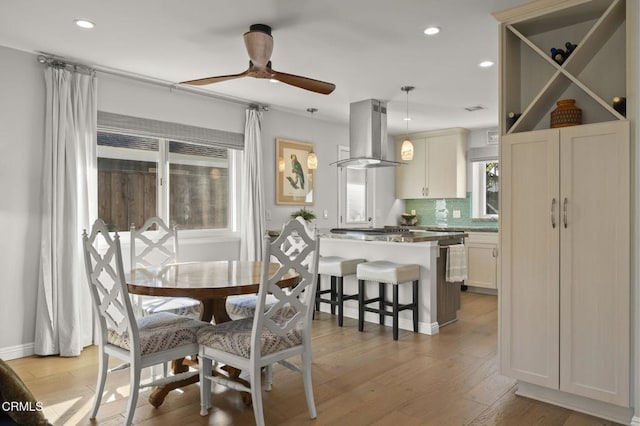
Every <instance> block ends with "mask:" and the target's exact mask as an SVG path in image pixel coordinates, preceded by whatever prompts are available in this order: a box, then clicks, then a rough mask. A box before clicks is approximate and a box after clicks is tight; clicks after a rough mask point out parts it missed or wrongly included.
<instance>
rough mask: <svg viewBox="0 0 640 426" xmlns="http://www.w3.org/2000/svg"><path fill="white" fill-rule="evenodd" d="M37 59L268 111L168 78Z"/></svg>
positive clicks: (42, 55) (47, 57)
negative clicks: (163, 78)
mask: <svg viewBox="0 0 640 426" xmlns="http://www.w3.org/2000/svg"><path fill="white" fill-rule="evenodd" d="M37 60H38V63H40V64H46V65H48V66H52V67H67V66H71V67H74V68H81V69H84V70H89V71H96V72H100V73H103V74H110V75H114V76H117V77H124V78H127V79H130V80H134V81H140V82H143V83H150V84H154V85H156V86H161V87H168V88H169V90H181V91H183V92H187V93H191V94H194V95H200V96H206V97H208V98H214V99H217V100H219V101H225V102H231V103H234V104H239V105H244V106H246V107H248V108H259V109H260V110H261V111H269V105H263V104H258V103H255V102H253V101H249V100H246V99H240V98H235V97H232V96H224V95H218V94H216V93H211V92H209V91H206V90H202V89H197V88H195V87H191V86H184V85H180V84H179V83H174V82H172V81H168V80H162V79H159V78H154V77H149V76H146V75H142V74H136V73H132V72H127V71H123V70H118V69H114V68H107V67H100V66H93V67H90V66H88V65H85V64H80V63H77V62H72V61H68V60H66V59H63V58H59V57H56V56H54V55H48V54H45V53H40V54H39V55H38V56H37Z"/></svg>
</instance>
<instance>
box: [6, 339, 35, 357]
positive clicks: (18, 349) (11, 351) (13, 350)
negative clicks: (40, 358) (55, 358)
mask: <svg viewBox="0 0 640 426" xmlns="http://www.w3.org/2000/svg"><path fill="white" fill-rule="evenodd" d="M33 351H34V344H33V343H25V344H24V345H16V346H7V347H6V348H0V359H3V360H5V361H9V360H10V359H16V358H24V357H27V356H31V355H33V353H34V352H33Z"/></svg>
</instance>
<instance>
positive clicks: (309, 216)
mask: <svg viewBox="0 0 640 426" xmlns="http://www.w3.org/2000/svg"><path fill="white" fill-rule="evenodd" d="M298 216H300V217H301V218H302V219H304V220H305V222H311V221H312V220H313V219H315V218H316V215H315V214H314V213H313V212H312V211H311V210H307V209H306V208H304V207H303V208H301V209H300V210H296V211H294V212H293V213H291V219H295V218H296V217H298Z"/></svg>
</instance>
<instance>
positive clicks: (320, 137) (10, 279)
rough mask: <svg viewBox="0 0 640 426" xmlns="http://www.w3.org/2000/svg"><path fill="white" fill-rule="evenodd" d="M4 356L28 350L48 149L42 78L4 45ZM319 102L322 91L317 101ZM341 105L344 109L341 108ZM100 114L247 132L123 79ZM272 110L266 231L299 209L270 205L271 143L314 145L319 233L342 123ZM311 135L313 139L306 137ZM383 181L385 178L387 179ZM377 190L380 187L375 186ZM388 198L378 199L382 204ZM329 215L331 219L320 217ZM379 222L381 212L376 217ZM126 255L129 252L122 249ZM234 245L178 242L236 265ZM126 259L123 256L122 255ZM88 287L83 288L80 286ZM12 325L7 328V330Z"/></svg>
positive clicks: (210, 101)
mask: <svg viewBox="0 0 640 426" xmlns="http://www.w3.org/2000/svg"><path fill="white" fill-rule="evenodd" d="M0 63H2V67H0V93H1V94H2V95H1V96H0V129H2V137H1V138H0V143H1V144H2V148H3V149H2V152H3V154H2V156H1V159H0V221H1V222H0V223H2V224H3V225H4V226H3V237H4V238H3V240H4V241H5V244H0V270H2V271H3V274H2V281H1V287H0V291H1V294H2V297H0V324H3V326H2V332H1V333H0V358H5V359H7V358H12V357H19V356H24V355H28V354H29V353H30V350H32V342H33V339H34V327H35V308H36V288H37V283H38V265H39V247H40V215H41V211H42V209H41V201H40V200H41V192H42V182H41V181H42V174H41V170H42V161H43V156H42V152H43V150H44V147H43V143H44V103H45V99H44V93H45V88H44V76H43V66H42V65H41V64H39V63H38V62H37V61H36V55H33V54H29V53H24V52H20V51H16V50H13V49H9V48H5V47H2V46H0ZM318 96H319V95H318ZM346 107H347V106H345V108H346ZM98 108H99V109H100V110H103V111H108V112H114V113H119V114H129V115H133V116H139V117H144V118H151V119H157V120H166V121H172V122H178V123H184V124H190V125H195V126H201V127H209V128H213V129H219V130H226V131H232V132H238V133H243V132H244V120H245V113H244V111H245V108H246V107H245V106H244V105H240V104H236V103H231V102H225V101H220V100H217V99H214V98H211V97H205V96H200V95H195V94H191V93H187V92H184V91H180V90H171V89H169V88H165V87H161V86H158V85H154V84H150V83H145V82H141V81H135V80H131V79H127V78H124V77H118V76H114V75H109V74H104V73H99V74H98ZM305 114H307V113H306V112H301V114H300V115H297V114H291V113H288V112H284V111H279V110H276V109H272V110H271V111H267V112H265V113H264V120H263V127H262V129H263V133H262V142H263V144H264V156H265V165H264V176H263V178H264V184H265V186H264V187H265V201H266V204H267V210H269V211H270V213H271V217H272V219H271V220H270V221H269V222H268V223H267V226H268V228H270V229H274V228H275V229H279V228H280V227H281V225H282V223H283V222H285V221H286V220H287V219H288V216H289V214H290V213H291V212H292V211H293V210H295V209H297V208H298V207H296V206H278V205H276V204H275V139H276V137H283V138H290V139H294V140H300V141H308V142H313V143H314V144H315V147H316V148H315V149H316V152H317V154H318V158H319V168H318V170H317V177H316V185H317V186H316V191H315V192H316V193H315V197H316V199H315V204H314V206H312V207H311V208H312V209H313V210H314V211H315V212H316V214H317V216H318V219H316V221H317V222H316V223H317V225H318V227H331V226H335V225H336V223H337V220H336V217H337V210H338V207H337V205H338V196H337V169H336V168H335V166H329V163H330V162H332V161H335V160H336V159H337V152H338V148H337V147H338V145H348V143H349V141H348V134H349V132H348V126H347V125H346V124H335V123H329V122H325V121H322V120H320V119H318V118H317V117H314V118H313V120H312V119H311V117H309V116H306V115H305ZM312 139H313V140H312ZM387 180H388V179H387ZM381 187H382V188H383V190H385V188H386V186H385V185H381ZM387 197H388V194H385V195H381V196H380V197H379V198H380V199H381V200H383V199H385V198H387ZM324 209H327V211H328V212H329V217H328V219H323V218H322V211H323V210H324ZM380 214H381V216H385V215H386V214H385V212H384V211H382V212H381V213H380ZM124 243H125V241H124V238H123V250H125V251H126V250H127V247H126V244H124ZM238 253H239V239H238V237H237V235H236V236H226V237H225V238H221V239H208V240H204V241H203V240H194V239H188V238H181V248H180V257H181V259H182V260H206V259H235V258H237V257H238ZM124 257H125V258H128V256H124ZM82 285H84V283H82ZM8 324H10V326H8Z"/></svg>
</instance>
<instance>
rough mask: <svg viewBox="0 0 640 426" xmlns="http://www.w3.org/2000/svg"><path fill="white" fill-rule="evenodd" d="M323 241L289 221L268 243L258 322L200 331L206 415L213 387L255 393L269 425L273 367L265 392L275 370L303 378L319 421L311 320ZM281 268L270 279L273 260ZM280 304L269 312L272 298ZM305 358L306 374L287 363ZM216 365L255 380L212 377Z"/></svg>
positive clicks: (256, 406) (259, 420) (257, 411)
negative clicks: (286, 282)
mask: <svg viewBox="0 0 640 426" xmlns="http://www.w3.org/2000/svg"><path fill="white" fill-rule="evenodd" d="M292 235H293V236H295V238H296V241H297V243H298V244H297V247H298V250H297V251H296V253H288V251H287V249H288V248H290V246H291V245H290V244H288V243H287V238H288V237H290V236H292ZM318 247H319V241H318V239H317V238H316V239H314V238H313V235H310V233H309V232H308V230H307V228H306V227H305V225H304V224H303V223H301V222H300V221H298V220H295V219H293V220H291V221H289V222H288V223H287V224H286V225H285V226H284V227H283V229H282V232H281V233H280V235H279V236H278V237H277V238H276V239H275V240H273V241H272V240H271V237H268V236H266V237H265V240H264V250H263V254H264V259H265V260H266V261H265V262H263V265H262V275H261V280H260V290H259V292H258V299H257V306H256V311H255V315H254V317H253V318H244V319H240V320H236V321H229V322H226V323H222V324H216V325H212V326H208V327H204V328H202V329H200V330H199V331H198V343H199V345H200V350H199V352H198V353H199V360H200V392H201V401H200V404H201V410H200V414H201V415H203V416H205V415H207V412H208V409H209V408H210V407H211V381H214V382H216V383H218V384H222V385H225V386H228V387H230V388H232V389H236V390H242V391H246V392H251V397H252V402H253V411H254V415H255V421H256V424H258V425H263V424H264V416H263V408H262V392H261V377H260V369H261V368H262V367H267V374H266V380H265V387H266V389H267V390H270V388H271V365H273V364H275V363H279V364H281V365H283V366H285V367H287V368H289V369H291V370H294V371H297V372H300V373H302V377H303V381H304V390H305V396H306V400H307V406H308V409H309V415H310V417H311V418H315V417H316V408H315V403H314V397H313V388H312V384H311V361H312V356H311V315H312V313H313V307H314V302H315V290H316V285H317V268H318ZM270 259H273V260H274V261H276V262H277V263H279V264H280V267H279V268H278V270H277V272H276V273H275V274H273V275H272V276H271V277H270V274H269V260H270ZM292 270H293V271H295V272H296V273H297V274H298V275H299V276H300V281H299V283H298V284H297V285H296V286H295V287H294V288H293V289H289V290H285V289H281V288H280V287H278V285H277V283H278V281H279V280H280V279H281V278H282V276H283V275H284V274H286V273H287V272H289V271H292ZM269 293H270V294H272V295H273V296H274V297H275V298H276V300H277V302H276V303H275V304H274V305H273V306H271V307H270V308H267V309H265V302H266V298H267V295H268V294H269ZM298 355H300V356H301V358H302V365H301V367H300V368H298V367H296V366H295V365H293V364H291V363H290V362H288V361H287V360H288V359H290V358H292V357H294V356H298ZM212 361H218V362H221V363H223V364H227V365H231V366H233V367H236V368H238V369H240V370H243V371H246V372H248V373H249V376H250V379H249V381H250V387H247V386H245V385H243V384H241V383H238V382H236V381H231V380H228V379H226V378H223V377H220V376H219V375H210V374H209V372H211V367H212Z"/></svg>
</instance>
